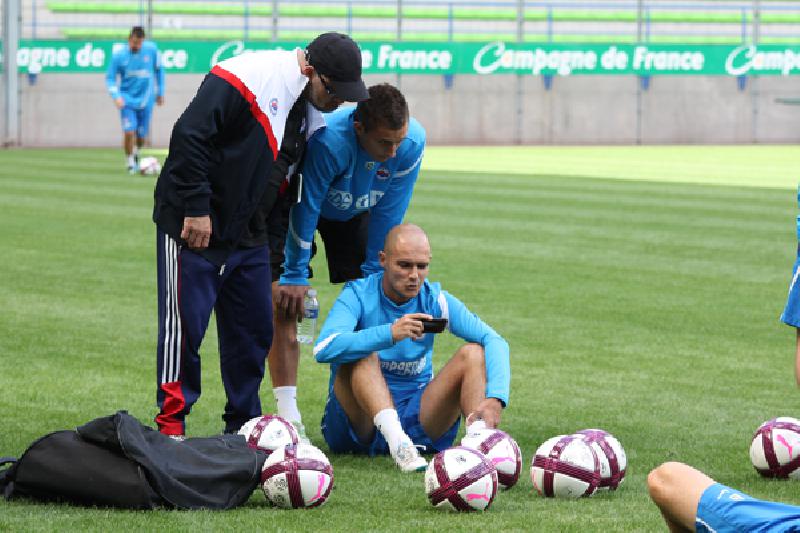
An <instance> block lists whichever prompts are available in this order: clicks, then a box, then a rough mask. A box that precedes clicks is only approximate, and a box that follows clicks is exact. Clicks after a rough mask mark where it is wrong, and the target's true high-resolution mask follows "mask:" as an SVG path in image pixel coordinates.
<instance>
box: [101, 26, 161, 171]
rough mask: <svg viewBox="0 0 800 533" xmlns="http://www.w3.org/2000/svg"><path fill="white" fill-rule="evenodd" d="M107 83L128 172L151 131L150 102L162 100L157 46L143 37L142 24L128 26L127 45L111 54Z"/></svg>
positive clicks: (158, 102)
mask: <svg viewBox="0 0 800 533" xmlns="http://www.w3.org/2000/svg"><path fill="white" fill-rule="evenodd" d="M118 79H119V81H118ZM106 86H107V87H108V93H109V94H110V95H111V98H113V99H114V104H115V105H116V106H117V109H119V114H120V118H121V119H122V131H123V140H122V145H123V148H124V150H125V156H126V160H127V165H128V172H130V173H134V172H137V171H138V170H139V168H138V167H139V148H141V147H142V145H144V143H145V140H146V139H147V135H148V133H149V131H150V117H151V115H152V114H153V102H154V101H155V103H157V104H158V105H162V104H163V103H164V69H163V68H161V60H160V58H159V54H158V48H156V45H155V44H154V43H152V42H150V41H145V40H144V30H143V29H142V27H141V26H134V27H133V29H131V33H130V35H129V36H128V46H127V47H125V48H123V49H121V50H118V51H117V52H115V53H114V55H113V56H112V58H111V63H110V64H109V65H108V71H107V72H106Z"/></svg>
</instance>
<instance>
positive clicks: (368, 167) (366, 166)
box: [364, 161, 375, 170]
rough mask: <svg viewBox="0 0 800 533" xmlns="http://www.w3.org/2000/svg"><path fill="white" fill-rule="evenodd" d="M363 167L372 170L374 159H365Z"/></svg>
mask: <svg viewBox="0 0 800 533" xmlns="http://www.w3.org/2000/svg"><path fill="white" fill-rule="evenodd" d="M364 168H366V169H367V170H372V169H373V168H375V161H367V162H366V164H365V165H364Z"/></svg>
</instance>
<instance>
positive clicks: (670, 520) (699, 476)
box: [647, 462, 714, 533]
mask: <svg viewBox="0 0 800 533" xmlns="http://www.w3.org/2000/svg"><path fill="white" fill-rule="evenodd" d="M713 484H714V480H713V479H711V478H710V477H708V476H707V475H705V474H704V473H702V472H700V471H699V470H697V469H696V468H692V467H691V466H689V465H686V464H683V463H678V462H669V463H664V464H662V465H661V466H659V467H658V468H655V469H654V470H652V471H651V472H650V474H648V476H647V489H648V490H649V491H650V498H652V500H653V502H654V503H655V504H656V505H657V506H658V508H659V510H660V511H661V514H662V515H663V516H664V520H665V521H666V523H667V527H669V530H670V531H672V532H673V533H677V532H684V531H695V526H694V525H695V519H696V517H697V505H698V504H699V503H700V497H701V496H702V495H703V492H704V491H705V490H706V489H707V488H708V487H710V486H711V485H713Z"/></svg>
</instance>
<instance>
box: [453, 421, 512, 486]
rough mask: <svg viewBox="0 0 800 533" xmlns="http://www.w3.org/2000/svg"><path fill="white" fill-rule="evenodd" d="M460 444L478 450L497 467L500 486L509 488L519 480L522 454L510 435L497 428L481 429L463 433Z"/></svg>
mask: <svg viewBox="0 0 800 533" xmlns="http://www.w3.org/2000/svg"><path fill="white" fill-rule="evenodd" d="M461 445H462V446H466V447H467V448H472V449H473V450H478V451H479V452H481V453H482V454H483V455H485V456H486V458H487V459H488V460H489V462H490V463H492V465H494V467H495V469H497V482H498V483H500V488H502V489H510V488H511V487H513V486H514V485H516V483H517V481H518V480H519V472H520V470H522V454H521V453H520V451H519V446H518V445H517V443H516V441H515V440H514V439H512V438H511V436H510V435H509V434H508V433H506V432H504V431H500V430H499V429H481V430H479V431H476V432H474V433H471V434H469V433H468V434H466V435H464V438H463V439H461Z"/></svg>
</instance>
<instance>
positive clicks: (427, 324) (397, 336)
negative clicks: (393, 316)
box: [392, 313, 447, 343]
mask: <svg viewBox="0 0 800 533" xmlns="http://www.w3.org/2000/svg"><path fill="white" fill-rule="evenodd" d="M446 325H447V319H446V318H433V317H432V316H431V315H427V314H425V313H410V314H408V315H403V316H402V317H400V318H398V319H397V320H395V321H394V324H392V340H393V341H394V342H395V343H397V342H400V341H401V340H403V339H412V340H418V339H421V338H422V336H423V335H424V334H425V333H441V332H442V331H444V328H445V326H446Z"/></svg>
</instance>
